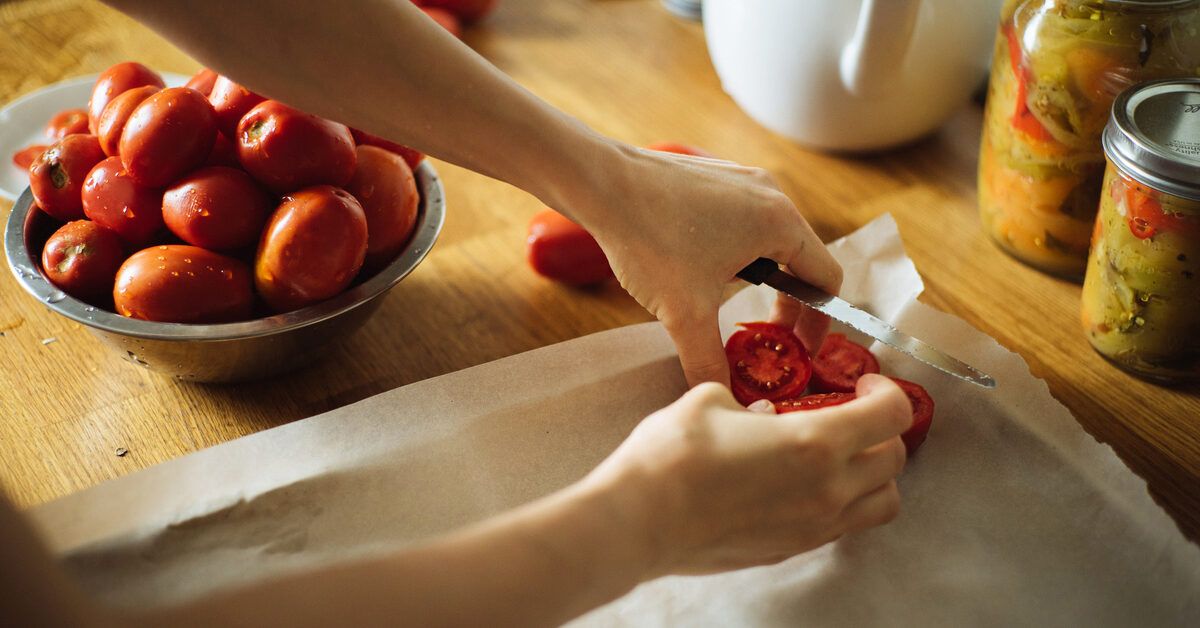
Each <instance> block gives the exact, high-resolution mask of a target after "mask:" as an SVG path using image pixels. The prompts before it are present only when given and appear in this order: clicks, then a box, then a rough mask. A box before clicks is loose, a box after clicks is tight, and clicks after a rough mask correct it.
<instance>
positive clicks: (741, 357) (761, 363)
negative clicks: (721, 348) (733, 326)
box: [725, 323, 812, 406]
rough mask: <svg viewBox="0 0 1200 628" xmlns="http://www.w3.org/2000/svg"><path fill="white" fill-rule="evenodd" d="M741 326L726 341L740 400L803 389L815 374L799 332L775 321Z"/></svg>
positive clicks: (781, 395)
mask: <svg viewBox="0 0 1200 628" xmlns="http://www.w3.org/2000/svg"><path fill="white" fill-rule="evenodd" d="M740 326H741V327H742V329H741V330H739V331H737V332H735V333H734V334H733V335H732V336H730V337H729V341H728V342H726V343H725V356H726V357H727V358H728V360H729V371H730V384H731V388H732V389H733V396H734V398H735V399H737V400H738V403H740V404H742V405H744V406H746V405H750V404H751V403H753V402H755V401H758V400H759V399H766V400H768V401H771V402H775V401H780V400H782V399H791V398H793V397H796V396H798V395H799V394H800V393H801V392H803V391H804V387H805V386H807V385H808V378H809V377H810V376H811V375H812V363H811V362H810V361H809V358H808V352H807V351H805V350H804V344H803V343H801V342H800V339H799V338H797V337H796V334H794V333H792V330H790V329H787V328H786V327H781V326H779V325H773V324H771V323H741V324H740Z"/></svg>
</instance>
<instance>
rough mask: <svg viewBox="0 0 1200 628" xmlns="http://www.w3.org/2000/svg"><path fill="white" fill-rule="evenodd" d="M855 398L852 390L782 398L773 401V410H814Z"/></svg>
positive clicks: (838, 404) (784, 411)
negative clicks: (781, 399)
mask: <svg viewBox="0 0 1200 628" xmlns="http://www.w3.org/2000/svg"><path fill="white" fill-rule="evenodd" d="M855 398H856V395H855V394H854V393H852V392H832V393H819V394H815V395H805V396H803V397H796V398H795V399H784V400H783V401H777V402H775V412H777V413H779V414H786V413H788V412H803V411H805V410H816V409H817V408H828V407H830V406H840V405H842V404H843V403H848V402H850V401H854V400H855Z"/></svg>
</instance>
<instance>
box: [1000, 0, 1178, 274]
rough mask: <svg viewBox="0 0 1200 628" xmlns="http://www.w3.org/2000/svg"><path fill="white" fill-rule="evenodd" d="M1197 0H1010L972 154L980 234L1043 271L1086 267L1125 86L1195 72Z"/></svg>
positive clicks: (1003, 15) (1076, 270) (1073, 271)
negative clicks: (1106, 140)
mask: <svg viewBox="0 0 1200 628" xmlns="http://www.w3.org/2000/svg"><path fill="white" fill-rule="evenodd" d="M1198 28H1200V0H1157V1H1156V0H1141V1H1132V0H1008V1H1007V2H1006V3H1005V5H1004V8H1003V10H1002V11H1001V21H1000V29H999V34H998V35H997V37H996V48H995V55H994V57H993V60H992V73H991V82H990V84H989V87H988V98H987V108H986V111H985V113H984V126H983V138H982V140H981V147H980V155H979V211H980V216H981V219H982V222H983V228H984V230H985V231H986V232H987V233H988V234H989V235H990V236H991V237H992V239H993V240H995V241H996V242H997V243H998V244H999V245H1000V246H1001V247H1002V248H1003V249H1004V250H1005V251H1007V252H1008V253H1010V254H1011V255H1013V256H1014V257H1016V258H1017V259H1019V260H1021V261H1023V262H1025V263H1027V264H1029V265H1031V266H1034V267H1036V268H1038V269H1041V270H1043V271H1046V272H1049V273H1052V274H1055V275H1059V276H1063V277H1068V278H1072V279H1077V278H1078V277H1079V276H1080V275H1081V274H1083V271H1084V267H1085V263H1086V260H1087V254H1088V244H1089V240H1090V236H1091V231H1092V225H1093V222H1094V220H1093V219H1094V218H1095V215H1096V208H1097V206H1098V204H1099V196H1100V188H1101V180H1102V178H1103V175H1104V154H1103V151H1102V150H1101V146H1100V135H1101V132H1102V131H1103V130H1104V126H1105V123H1106V122H1107V121H1108V116H1109V111H1110V108H1111V105H1112V103H1113V99H1114V98H1116V96H1117V94H1119V93H1120V92H1121V91H1122V90H1124V89H1125V88H1127V87H1129V86H1130V85H1133V84H1135V83H1138V82H1142V81H1145V80H1150V79H1155V78H1177V77H1190V76H1197V75H1200V36H1197V29H1198Z"/></svg>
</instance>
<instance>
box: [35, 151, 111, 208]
mask: <svg viewBox="0 0 1200 628" xmlns="http://www.w3.org/2000/svg"><path fill="white" fill-rule="evenodd" d="M102 159H104V151H103V150H101V149H100V141H99V140H97V139H96V136H95V135H82V134H76V135H68V136H66V137H64V138H62V139H61V140H59V141H58V142H56V143H55V144H53V145H52V146H50V148H47V149H46V150H45V151H44V152H42V154H41V155H38V157H37V159H34V160H33V163H32V164H30V166H29V189H30V190H31V191H32V192H33V198H34V200H36V201H37V204H38V205H39V206H40V207H41V208H42V211H45V212H46V213H47V214H50V215H51V216H53V217H55V218H57V219H59V220H61V221H63V222H68V221H71V220H79V219H81V218H83V200H82V197H81V192H82V190H83V181H84V179H86V178H87V175H88V172H90V171H91V169H92V167H93V166H95V165H96V164H98V163H100V161H101V160H102Z"/></svg>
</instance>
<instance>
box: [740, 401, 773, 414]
mask: <svg viewBox="0 0 1200 628" xmlns="http://www.w3.org/2000/svg"><path fill="white" fill-rule="evenodd" d="M746 409H747V410H749V411H751V412H758V413H759V414H775V404H773V403H771V402H770V401H768V400H766V399H759V400H758V401H755V402H754V403H752V404H750V405H748V406H746Z"/></svg>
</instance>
